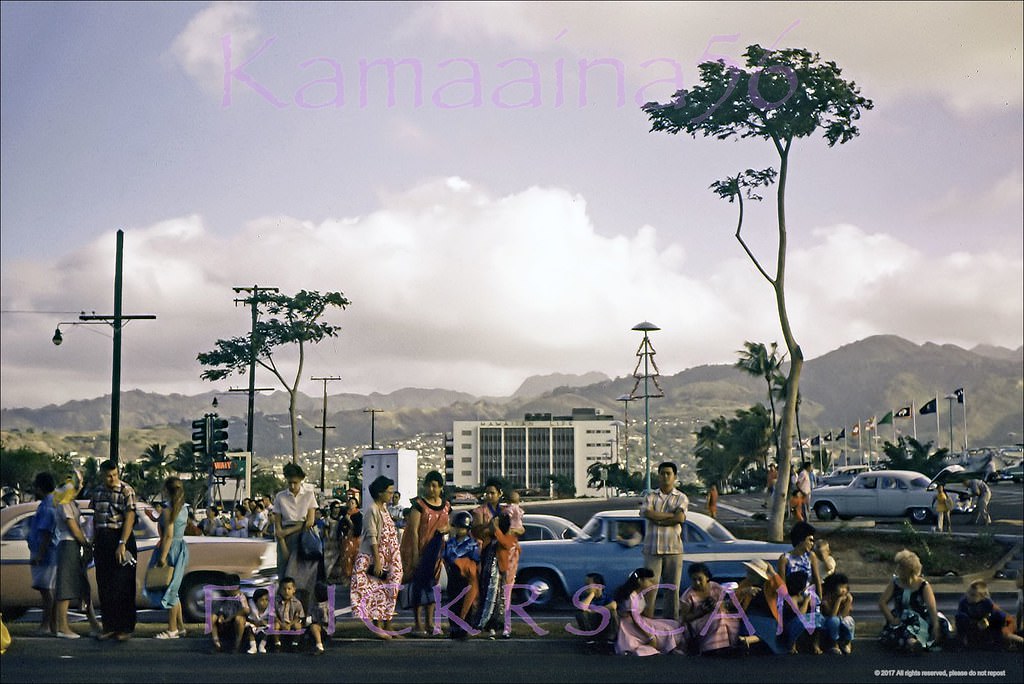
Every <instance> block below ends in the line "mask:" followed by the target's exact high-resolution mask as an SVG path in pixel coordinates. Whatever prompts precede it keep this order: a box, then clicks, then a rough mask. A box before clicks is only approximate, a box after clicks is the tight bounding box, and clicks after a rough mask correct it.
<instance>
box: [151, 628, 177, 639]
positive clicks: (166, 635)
mask: <svg viewBox="0 0 1024 684" xmlns="http://www.w3.org/2000/svg"><path fill="white" fill-rule="evenodd" d="M180 636H181V635H180V634H179V633H178V632H176V631H174V632H172V631H171V630H169V629H165V630H164V631H162V632H160V633H159V634H157V635H156V636H154V637H153V638H154V639H177V638H179V637H180Z"/></svg>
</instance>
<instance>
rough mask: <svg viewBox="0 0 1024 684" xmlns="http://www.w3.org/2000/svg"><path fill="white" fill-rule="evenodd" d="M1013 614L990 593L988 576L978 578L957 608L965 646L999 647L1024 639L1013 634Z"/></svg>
mask: <svg viewBox="0 0 1024 684" xmlns="http://www.w3.org/2000/svg"><path fill="white" fill-rule="evenodd" d="M1013 622H1014V620H1013V618H1011V617H1010V616H1008V615H1007V614H1006V613H1005V612H1003V611H1002V610H1000V608H999V606H997V605H996V604H995V602H994V601H992V598H991V597H990V596H989V592H988V585H987V584H986V583H985V580H975V581H973V582H971V585H970V587H968V588H967V593H966V594H965V595H964V597H963V598H962V599H960V605H959V606H957V610H956V635H957V639H958V640H959V641H960V645H961V646H963V647H964V648H984V649H1000V648H1005V647H1006V646H1008V645H1010V644H1016V645H1018V646H1019V645H1020V644H1021V643H1024V639H1022V638H1021V637H1020V636H1018V635H1017V634H1014V625H1013Z"/></svg>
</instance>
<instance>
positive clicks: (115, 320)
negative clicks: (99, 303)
mask: <svg viewBox="0 0 1024 684" xmlns="http://www.w3.org/2000/svg"><path fill="white" fill-rule="evenodd" d="M123 261H124V231H123V230H118V231H117V242H116V249H115V254H114V313H113V315H110V316H107V315H97V314H95V313H92V314H85V313H83V314H81V315H80V316H79V317H78V321H63V322H61V323H58V324H57V329H56V330H55V331H54V333H53V337H52V338H50V341H51V342H53V344H54V345H55V346H58V347H59V346H60V344H61V342H63V341H64V336H63V335H62V334H61V332H60V326H62V325H101V324H102V325H109V326H110V327H111V328H113V330H114V344H113V347H114V349H113V361H112V363H111V371H110V460H111V461H113V462H114V463H115V464H117V462H118V441H119V440H120V429H121V330H122V328H124V326H125V325H126V324H127V323H128V322H129V321H138V320H154V319H155V318H156V315H154V314H139V315H132V316H128V315H125V314H123V313H121V291H122V280H123V278H122V273H123V271H124V268H123V265H122V264H123Z"/></svg>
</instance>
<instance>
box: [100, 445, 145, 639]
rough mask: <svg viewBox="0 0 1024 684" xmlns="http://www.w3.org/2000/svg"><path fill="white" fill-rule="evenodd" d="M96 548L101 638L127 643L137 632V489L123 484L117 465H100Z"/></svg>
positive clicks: (107, 463) (105, 462)
mask: <svg viewBox="0 0 1024 684" xmlns="http://www.w3.org/2000/svg"><path fill="white" fill-rule="evenodd" d="M90 507H91V508H92V509H93V511H94V514H93V547H94V548H95V554H96V555H95V561H96V585H97V587H98V588H99V594H100V605H101V606H103V633H102V634H100V636H99V638H100V639H101V640H102V639H110V638H112V637H114V638H116V639H117V640H118V641H127V640H128V639H130V638H131V636H132V632H134V631H135V619H136V615H135V559H136V554H138V548H137V547H136V545H135V533H134V528H135V490H134V489H132V487H131V485H128V484H125V483H124V482H121V478H120V477H119V476H118V473H117V463H116V462H114V461H113V460H106V461H104V462H103V463H101V464H100V485H99V486H98V487H96V489H95V490H94V491H93V495H92V501H91V502H90Z"/></svg>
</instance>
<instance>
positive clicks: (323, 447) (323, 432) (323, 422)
mask: <svg viewBox="0 0 1024 684" xmlns="http://www.w3.org/2000/svg"><path fill="white" fill-rule="evenodd" d="M310 380H322V381H323V383H324V408H323V413H322V414H321V418H320V425H318V426H317V427H319V428H320V491H321V492H323V493H324V495H325V496H326V495H327V479H326V475H325V473H324V462H325V460H326V458H327V428H333V427H334V426H333V425H328V424H327V383H328V382H331V381H332V380H341V376H338V375H331V376H322V377H319V378H316V377H311V378H310Z"/></svg>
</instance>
